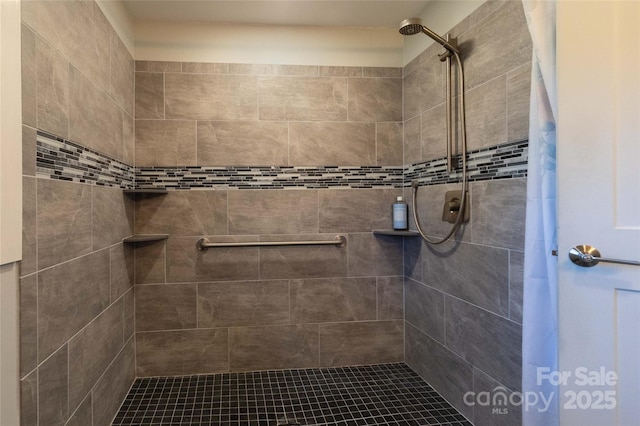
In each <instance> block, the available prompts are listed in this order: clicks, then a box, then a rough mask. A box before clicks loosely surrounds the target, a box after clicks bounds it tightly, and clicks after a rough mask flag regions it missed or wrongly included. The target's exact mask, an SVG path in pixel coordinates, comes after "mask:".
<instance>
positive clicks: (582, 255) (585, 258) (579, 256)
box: [569, 244, 640, 268]
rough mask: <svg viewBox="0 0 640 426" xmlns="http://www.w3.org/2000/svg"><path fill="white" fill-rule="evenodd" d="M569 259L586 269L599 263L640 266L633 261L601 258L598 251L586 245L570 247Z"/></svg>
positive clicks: (639, 263)
mask: <svg viewBox="0 0 640 426" xmlns="http://www.w3.org/2000/svg"><path fill="white" fill-rule="evenodd" d="M569 259H571V261H572V262H573V263H575V264H576V265H578V266H584V267H587V268H588V267H591V266H596V265H597V264H598V263H600V262H606V263H620V264H622V265H637V266H640V262H638V261H635V260H622V259H609V258H606V257H601V255H600V251H599V250H598V249H597V248H595V247H593V246H590V245H588V244H584V245H579V246H575V247H572V248H571V249H570V250H569Z"/></svg>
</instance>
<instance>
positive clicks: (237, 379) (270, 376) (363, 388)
mask: <svg viewBox="0 0 640 426" xmlns="http://www.w3.org/2000/svg"><path fill="white" fill-rule="evenodd" d="M113 425H114V426H122V425H221V426H222V425H224V426H227V425H229V426H231V425H234V426H240V425H259V426H262V425H264V426H276V425H403V426H404V425H407V426H408V425H465V426H471V423H469V422H468V421H467V420H466V419H465V418H464V417H463V416H462V415H461V414H460V413H458V412H457V411H456V409H455V408H453V407H452V406H451V405H450V404H449V403H448V402H447V401H445V400H444V398H442V397H441V396H440V395H439V394H438V393H437V392H436V391H435V390H434V389H433V388H432V387H431V386H429V384H427V383H426V382H425V381H424V380H422V378H420V376H418V375H417V374H416V373H414V372H413V371H412V370H411V369H410V368H409V367H408V366H407V365H406V364H403V363H396V364H379V365H368V366H357V367H340V368H312V369H299V370H278V371H259V372H247V373H224V374H211V375H197V376H183V377H153V378H140V379H137V380H136V381H135V382H134V384H133V386H132V387H131V390H130V391H129V394H128V395H127V397H126V398H125V401H124V402H123V404H122V407H121V408H120V411H119V412H118V414H117V416H116V418H115V419H114V421H113Z"/></svg>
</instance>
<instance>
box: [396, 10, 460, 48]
mask: <svg viewBox="0 0 640 426" xmlns="http://www.w3.org/2000/svg"><path fill="white" fill-rule="evenodd" d="M399 31H400V34H402V35H404V36H410V35H414V34H418V33H425V34H426V35H428V36H429V37H431V38H432V39H433V40H435V41H436V42H437V43H439V44H441V45H442V46H443V47H444V48H445V49H447V50H448V51H450V52H451V53H460V51H459V50H458V47H457V46H455V45H454V44H451V43H450V42H448V41H447V40H445V39H444V38H442V37H440V36H439V35H438V34H436V33H435V32H433V31H432V30H430V29H429V28H428V27H425V26H424V25H422V19H420V18H408V19H405V20H403V21H402V22H400V29H399Z"/></svg>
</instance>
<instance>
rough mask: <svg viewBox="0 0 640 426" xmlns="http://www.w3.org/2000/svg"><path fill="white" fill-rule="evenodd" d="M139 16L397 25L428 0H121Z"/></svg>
mask: <svg viewBox="0 0 640 426" xmlns="http://www.w3.org/2000/svg"><path fill="white" fill-rule="evenodd" d="M122 2H123V3H124V5H125V8H126V9H127V11H128V12H129V14H130V16H131V17H132V18H133V19H134V20H145V21H146V20H151V21H173V22H209V23H216V24H245V25H247V24H250V25H304V26H340V27H387V28H396V27H397V26H398V24H399V23H400V21H401V20H403V19H405V18H410V17H413V16H418V15H419V14H420V12H421V11H422V10H423V9H424V7H425V6H426V4H427V3H429V0H410V1H404V0H373V1H372V0H338V1H336V0H253V1H244V0H222V1H221V0H195V1H194V0H122Z"/></svg>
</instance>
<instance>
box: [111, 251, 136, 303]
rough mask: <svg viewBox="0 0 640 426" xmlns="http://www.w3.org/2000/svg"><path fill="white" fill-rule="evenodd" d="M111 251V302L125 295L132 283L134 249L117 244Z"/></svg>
mask: <svg viewBox="0 0 640 426" xmlns="http://www.w3.org/2000/svg"><path fill="white" fill-rule="evenodd" d="M110 251H111V302H114V301H115V300H116V299H117V298H119V297H120V296H122V295H123V294H124V293H126V292H127V291H128V290H129V289H130V288H131V287H133V283H134V272H135V270H134V263H135V260H134V248H133V247H131V245H129V244H118V245H115V246H113V247H111V249H110Z"/></svg>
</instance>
